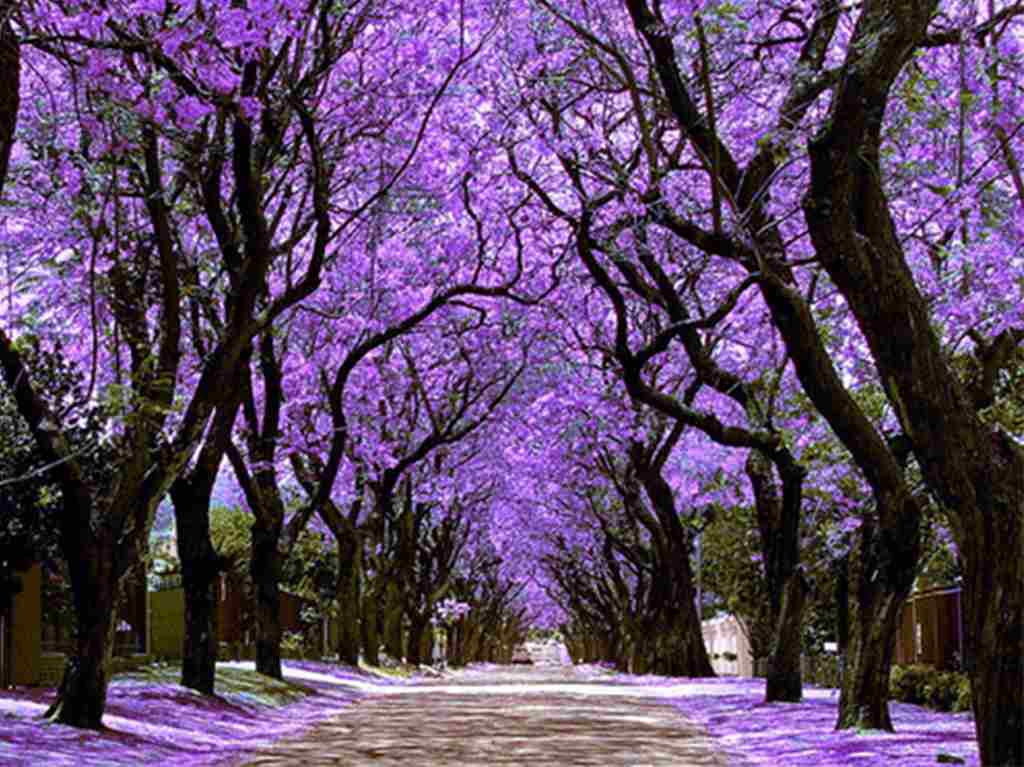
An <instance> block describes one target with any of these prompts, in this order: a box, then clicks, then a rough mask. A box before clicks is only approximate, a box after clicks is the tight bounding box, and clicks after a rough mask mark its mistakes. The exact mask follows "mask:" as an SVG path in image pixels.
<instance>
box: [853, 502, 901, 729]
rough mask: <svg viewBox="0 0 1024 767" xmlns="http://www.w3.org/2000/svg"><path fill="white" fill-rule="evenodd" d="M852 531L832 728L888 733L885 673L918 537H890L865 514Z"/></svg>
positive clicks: (892, 649) (887, 672)
mask: <svg viewBox="0 0 1024 767" xmlns="http://www.w3.org/2000/svg"><path fill="white" fill-rule="evenodd" d="M857 536H858V537H857V544H856V546H855V548H854V551H853V552H852V553H851V555H850V581H851V586H852V587H853V590H854V593H853V594H852V595H851V596H852V597H853V599H852V600H851V604H850V608H851V609H850V612H851V615H850V619H849V624H848V628H847V631H848V632H849V633H848V638H847V641H848V645H847V650H846V667H845V669H844V672H843V680H842V689H841V692H840V695H839V714H838V718H837V720H836V729H837V730H846V729H864V730H888V731H890V732H891V731H892V729H893V727H892V719H891V718H890V717H889V704H888V701H889V672H890V670H891V669H892V659H893V654H894V653H895V651H896V634H897V631H898V629H899V621H900V616H901V614H902V611H903V604H904V603H905V602H906V600H907V596H908V595H909V594H910V589H911V587H912V586H913V583H914V575H915V572H916V570H917V559H918V557H917V553H916V552H917V550H918V541H917V540H916V539H915V537H914V536H913V534H912V533H909V532H908V535H907V538H908V539H903V540H893V536H892V535H888V536H887V535H886V534H885V531H880V530H877V529H876V528H875V523H874V520H872V519H871V518H870V517H867V518H865V520H864V522H863V524H862V525H861V527H860V529H859V530H858V534H857ZM917 537H919V536H917Z"/></svg>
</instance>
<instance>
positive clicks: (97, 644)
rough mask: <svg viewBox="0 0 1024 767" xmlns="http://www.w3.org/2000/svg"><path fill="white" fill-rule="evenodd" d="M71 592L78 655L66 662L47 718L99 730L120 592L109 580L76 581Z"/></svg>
mask: <svg viewBox="0 0 1024 767" xmlns="http://www.w3.org/2000/svg"><path fill="white" fill-rule="evenodd" d="M93 574H94V575H95V574H96V571H95V570H94V571H93ZM101 574H102V571H101ZM72 588H73V589H74V591H75V594H74V596H75V603H76V609H75V617H76V620H77V624H78V626H77V636H76V637H75V653H74V655H72V656H71V657H69V658H68V659H67V663H66V664H65V666H64V676H63V677H62V678H61V682H60V688H59V689H58V690H57V699H56V700H55V701H54V702H53V704H52V705H51V706H50V707H49V709H47V711H46V714H45V716H46V718H47V719H49V720H50V721H51V722H54V723H55V724H67V725H70V726H72V727H82V728H86V729H91V730H99V729H102V727H103V721H102V720H103V709H104V707H105V706H106V703H107V683H108V682H109V681H110V661H111V656H112V655H113V650H114V636H115V630H116V610H115V608H116V602H117V594H118V591H119V589H118V585H117V584H116V583H115V582H114V581H113V579H112V578H109V577H100V578H91V579H89V581H87V582H85V583H83V582H82V579H81V578H76V579H73V580H72Z"/></svg>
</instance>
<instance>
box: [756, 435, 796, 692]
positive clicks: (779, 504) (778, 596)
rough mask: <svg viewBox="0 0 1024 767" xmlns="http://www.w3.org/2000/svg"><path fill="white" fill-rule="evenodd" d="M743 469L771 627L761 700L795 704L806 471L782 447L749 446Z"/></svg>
mask: <svg viewBox="0 0 1024 767" xmlns="http://www.w3.org/2000/svg"><path fill="white" fill-rule="evenodd" d="M745 468H746V473H747V477H748V478H749V479H750V484H751V487H752V489H753V492H754V506H755V510H756V513H757V526H758V531H759V532H760V537H761V553H762V558H763V559H762V561H763V562H764V566H765V580H766V582H767V586H768V602H769V610H770V616H771V626H772V638H771V644H770V649H769V654H768V670H767V674H766V678H765V695H764V699H765V702H766V703H773V702H788V703H796V702H798V701H799V700H800V699H801V698H802V697H803V676H802V669H801V666H800V649H801V647H802V645H803V637H802V631H801V629H802V622H803V608H804V603H805V601H806V600H805V597H806V584H805V583H804V579H803V576H802V574H801V573H800V569H799V568H800V517H801V512H802V504H803V480H804V476H805V474H806V472H805V471H804V469H803V467H801V466H800V465H799V464H797V463H796V461H795V460H794V459H793V457H792V456H791V455H790V454H789V452H788V451H787V450H784V449H782V450H777V451H775V453H774V454H767V453H764V452H762V451H760V450H751V451H750V453H749V455H748V456H747V462H746V467H745ZM776 477H778V480H777V479H776ZM780 484H781V489H782V492H781V493H780V492H779V485H780Z"/></svg>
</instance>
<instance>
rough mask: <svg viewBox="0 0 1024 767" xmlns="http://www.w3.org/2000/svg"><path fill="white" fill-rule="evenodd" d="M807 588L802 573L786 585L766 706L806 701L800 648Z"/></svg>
mask: <svg viewBox="0 0 1024 767" xmlns="http://www.w3.org/2000/svg"><path fill="white" fill-rule="evenodd" d="M807 590H808V589H807V585H806V584H805V583H804V579H803V575H802V574H801V573H800V571H796V572H793V573H791V574H790V576H789V578H787V579H786V582H785V584H784V591H783V593H782V606H781V608H780V610H779V614H778V617H777V618H776V620H775V631H774V633H773V636H772V649H771V655H769V656H768V674H767V678H766V679H765V694H764V699H765V702H766V703H772V702H789V703H796V702H798V701H800V699H801V698H803V677H802V669H801V667H800V648H801V646H802V645H803V641H802V636H801V634H802V631H801V629H802V627H803V613H804V603H805V601H806V596H807Z"/></svg>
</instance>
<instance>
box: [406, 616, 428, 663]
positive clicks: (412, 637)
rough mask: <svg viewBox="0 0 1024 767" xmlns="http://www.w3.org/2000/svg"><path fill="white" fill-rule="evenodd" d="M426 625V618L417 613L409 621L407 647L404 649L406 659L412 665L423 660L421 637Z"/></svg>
mask: <svg viewBox="0 0 1024 767" xmlns="http://www.w3.org/2000/svg"><path fill="white" fill-rule="evenodd" d="M428 625H429V622H428V621H427V619H426V618H424V617H422V616H418V615H417V616H414V617H413V618H412V619H410V621H409V636H408V638H407V641H408V643H409V649H408V650H407V651H406V660H407V661H408V662H409V663H410V664H411V665H413V666H418V665H420V664H421V663H422V662H423V655H422V653H423V637H424V634H425V633H426V630H427V626H428Z"/></svg>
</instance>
